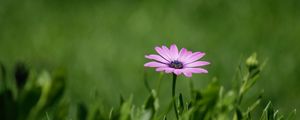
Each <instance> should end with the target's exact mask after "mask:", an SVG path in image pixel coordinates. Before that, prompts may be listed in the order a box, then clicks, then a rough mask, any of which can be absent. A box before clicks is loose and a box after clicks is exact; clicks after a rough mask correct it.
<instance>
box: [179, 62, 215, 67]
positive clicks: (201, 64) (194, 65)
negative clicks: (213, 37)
mask: <svg viewBox="0 0 300 120" xmlns="http://www.w3.org/2000/svg"><path fill="white" fill-rule="evenodd" d="M208 64H210V63H209V62H206V61H196V62H192V63H188V64H186V65H185V67H199V66H205V65H208Z"/></svg>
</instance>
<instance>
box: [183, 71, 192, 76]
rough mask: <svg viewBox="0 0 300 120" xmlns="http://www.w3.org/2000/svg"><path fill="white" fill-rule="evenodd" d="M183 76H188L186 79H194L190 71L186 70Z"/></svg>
mask: <svg viewBox="0 0 300 120" xmlns="http://www.w3.org/2000/svg"><path fill="white" fill-rule="evenodd" d="M183 74H184V75H185V76H186V77H192V73H191V72H190V71H188V70H185V71H183Z"/></svg>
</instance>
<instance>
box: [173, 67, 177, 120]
mask: <svg viewBox="0 0 300 120" xmlns="http://www.w3.org/2000/svg"><path fill="white" fill-rule="evenodd" d="M176 79H177V75H176V74H174V73H173V84H172V97H173V105H174V111H175V115H176V119H177V120H178V112H177V107H176V98H175V88H176Z"/></svg>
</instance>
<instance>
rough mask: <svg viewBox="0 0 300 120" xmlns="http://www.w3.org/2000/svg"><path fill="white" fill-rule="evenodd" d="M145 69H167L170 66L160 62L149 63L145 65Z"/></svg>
mask: <svg viewBox="0 0 300 120" xmlns="http://www.w3.org/2000/svg"><path fill="white" fill-rule="evenodd" d="M144 66H145V67H167V66H168V65H166V64H163V63H159V62H148V63H146V64H144Z"/></svg>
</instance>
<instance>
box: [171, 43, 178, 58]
mask: <svg viewBox="0 0 300 120" xmlns="http://www.w3.org/2000/svg"><path fill="white" fill-rule="evenodd" d="M170 56H171V58H172V59H173V60H176V59H177V58H178V48H177V46H176V45H175V44H172V45H171V46H170Z"/></svg>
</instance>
